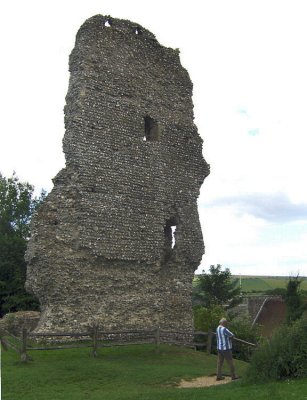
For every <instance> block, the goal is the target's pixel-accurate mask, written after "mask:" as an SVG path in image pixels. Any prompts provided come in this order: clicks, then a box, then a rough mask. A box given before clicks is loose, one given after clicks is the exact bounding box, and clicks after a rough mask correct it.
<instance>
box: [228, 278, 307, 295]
mask: <svg viewBox="0 0 307 400" xmlns="http://www.w3.org/2000/svg"><path fill="white" fill-rule="evenodd" d="M233 278H237V279H239V281H241V284H242V291H243V292H265V291H267V290H272V289H277V288H286V285H287V282H288V279H289V278H288V277H286V276H245V275H242V276H240V275H233ZM301 279H302V283H301V286H300V288H301V289H302V290H307V278H301Z"/></svg>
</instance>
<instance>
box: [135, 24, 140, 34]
mask: <svg viewBox="0 0 307 400" xmlns="http://www.w3.org/2000/svg"><path fill="white" fill-rule="evenodd" d="M134 33H135V34H136V35H139V34H140V33H141V30H140V28H139V27H138V26H136V27H135V28H134Z"/></svg>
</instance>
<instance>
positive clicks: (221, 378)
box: [216, 376, 225, 381]
mask: <svg viewBox="0 0 307 400" xmlns="http://www.w3.org/2000/svg"><path fill="white" fill-rule="evenodd" d="M224 379H225V378H224V377H223V376H221V377H220V378H218V377H217V378H216V380H217V381H223V380H224Z"/></svg>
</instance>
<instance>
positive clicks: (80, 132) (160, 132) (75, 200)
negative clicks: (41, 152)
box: [26, 15, 209, 332]
mask: <svg viewBox="0 0 307 400" xmlns="http://www.w3.org/2000/svg"><path fill="white" fill-rule="evenodd" d="M69 65H70V81H69V88H68V93H67V97H66V106H65V127H66V132H65V136H64V140H63V149H64V153H65V157H66V167H65V168H64V169H63V170H61V171H60V172H59V173H58V175H57V176H56V177H55V178H54V188H53V190H52V191H51V193H50V194H49V195H48V197H47V199H46V200H45V202H44V203H43V205H42V206H41V207H40V209H39V211H38V213H37V214H36V215H35V216H34V218H33V221H32V237H31V239H30V241H29V245H28V250H27V255H26V258H27V261H28V270H27V282H26V287H27V289H28V290H29V291H31V292H33V293H34V294H35V295H37V296H38V298H39V300H40V303H41V309H42V316H41V320H40V323H39V326H38V331H41V332H48V331H49V332H51V331H65V330H66V331H67V330H69V329H74V330H82V326H83V325H86V324H87V323H88V321H89V318H91V317H96V318H97V319H98V321H99V322H100V324H101V326H103V327H104V328H105V329H106V330H107V329H117V330H122V329H130V328H137V329H143V328H152V327H155V326H157V325H158V324H159V325H160V326H161V328H162V329H168V330H181V331H182V330H188V331H191V330H192V307H191V290H192V279H193V275H194V271H195V269H196V268H197V267H198V265H199V263H200V260H201V257H202V255H203V250H204V247H203V239H202V232H201V227H200V223H199V216H198V211H197V198H198V195H199V189H200V186H201V184H202V182H203V180H204V178H205V177H206V176H207V175H208V173H209V167H208V164H206V162H205V160H204V159H203V157H202V139H201V138H200V136H199V134H198V132H197V128H196V126H195V125H194V123H193V104H192V83H191V81H190V78H189V75H188V73H187V71H186V70H185V69H184V68H183V67H182V66H181V64H180V60H179V56H178V52H177V51H175V50H173V49H170V48H165V47H163V46H161V45H160V44H159V43H158V42H157V40H156V38H155V36H154V35H153V34H152V33H150V32H149V31H147V30H146V29H144V28H143V27H141V26H139V25H137V24H135V23H132V22H130V21H126V20H119V19H113V18H110V17H105V16H101V15H97V16H94V17H92V18H90V19H88V20H87V21H86V22H85V23H84V24H83V25H82V26H81V28H80V30H79V31H78V33H77V37H76V44H75V47H74V49H73V51H72V53H71V56H70V63H69Z"/></svg>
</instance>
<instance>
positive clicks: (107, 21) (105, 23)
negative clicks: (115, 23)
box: [104, 19, 111, 28]
mask: <svg viewBox="0 0 307 400" xmlns="http://www.w3.org/2000/svg"><path fill="white" fill-rule="evenodd" d="M104 26H106V27H107V28H109V27H110V26H111V20H110V19H107V20H106V21H104Z"/></svg>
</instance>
